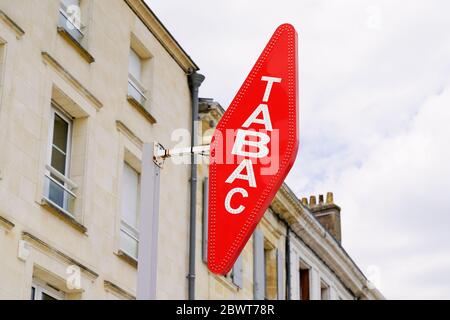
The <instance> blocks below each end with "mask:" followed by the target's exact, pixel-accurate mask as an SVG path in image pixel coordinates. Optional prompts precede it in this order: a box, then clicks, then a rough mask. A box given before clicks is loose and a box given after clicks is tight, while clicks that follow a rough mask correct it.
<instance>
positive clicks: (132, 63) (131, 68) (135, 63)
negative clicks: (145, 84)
mask: <svg viewBox="0 0 450 320" xmlns="http://www.w3.org/2000/svg"><path fill="white" fill-rule="evenodd" d="M128 72H129V73H130V74H131V75H132V76H133V77H134V78H135V79H136V80H137V81H141V80H142V79H141V73H142V60H141V58H140V57H139V55H138V54H137V53H136V51H134V50H133V49H130V60H129V65H128Z"/></svg>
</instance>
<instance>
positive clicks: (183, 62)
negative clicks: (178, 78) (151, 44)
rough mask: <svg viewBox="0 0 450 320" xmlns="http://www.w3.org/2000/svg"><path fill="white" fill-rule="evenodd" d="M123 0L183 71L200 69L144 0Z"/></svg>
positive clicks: (188, 71)
mask: <svg viewBox="0 0 450 320" xmlns="http://www.w3.org/2000/svg"><path fill="white" fill-rule="evenodd" d="M124 1H125V3H126V4H127V5H128V6H129V7H130V9H131V10H132V11H133V12H134V13H135V14H136V16H138V18H139V19H140V20H141V21H142V23H143V24H144V25H145V26H146V27H147V29H148V30H149V31H150V32H151V33H152V34H153V35H154V36H155V38H156V39H157V40H158V41H159V43H160V44H161V45H162V46H163V47H164V49H166V51H167V52H168V53H169V55H170V56H171V57H172V58H173V59H174V60H175V61H176V62H177V63H178V65H179V66H180V67H181V68H182V69H183V71H184V72H186V73H190V72H192V71H198V70H200V68H199V67H198V66H197V64H196V63H195V62H194V61H193V60H192V58H191V57H190V56H189V55H188V54H187V53H186V51H184V49H183V48H182V47H181V45H180V44H179V43H178V41H177V40H176V39H175V38H174V37H173V36H172V34H171V33H170V32H169V30H167V28H166V27H165V26H164V24H163V23H162V22H161V20H159V18H158V17H157V16H156V15H155V13H154V12H153V11H152V10H151V9H150V7H149V6H148V5H147V3H145V1H144V0H124Z"/></svg>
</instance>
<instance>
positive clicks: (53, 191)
mask: <svg viewBox="0 0 450 320" xmlns="http://www.w3.org/2000/svg"><path fill="white" fill-rule="evenodd" d="M48 198H49V200H51V201H52V202H53V203H54V204H56V205H58V206H59V207H61V208H63V209H65V207H66V206H65V205H64V204H65V201H64V200H65V199H64V189H63V188H62V187H61V186H59V185H58V184H57V183H55V182H53V181H51V180H49V190H48Z"/></svg>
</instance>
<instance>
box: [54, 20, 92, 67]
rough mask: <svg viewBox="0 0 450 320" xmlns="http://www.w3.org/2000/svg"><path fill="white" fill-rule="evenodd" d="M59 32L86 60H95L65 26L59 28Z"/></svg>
mask: <svg viewBox="0 0 450 320" xmlns="http://www.w3.org/2000/svg"><path fill="white" fill-rule="evenodd" d="M57 30H58V33H59V34H60V35H61V36H62V37H63V38H64V39H65V40H67V42H69V44H70V45H71V46H72V47H74V48H75V50H77V52H78V53H79V54H80V55H81V56H82V57H83V59H84V60H86V61H87V62H88V63H89V64H91V63H93V62H95V59H94V57H93V56H92V55H91V54H90V53H89V52H88V51H87V50H86V49H85V48H84V47H83V46H82V45H81V43H79V42H78V41H77V40H76V39H75V38H74V37H72V36H71V35H70V33H68V32H67V30H66V29H64V28H63V27H58V28H57Z"/></svg>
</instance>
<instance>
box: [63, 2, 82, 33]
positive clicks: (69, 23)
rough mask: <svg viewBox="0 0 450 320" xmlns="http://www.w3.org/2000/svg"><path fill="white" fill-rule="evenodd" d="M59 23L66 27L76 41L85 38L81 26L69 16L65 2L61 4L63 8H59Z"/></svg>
mask: <svg viewBox="0 0 450 320" xmlns="http://www.w3.org/2000/svg"><path fill="white" fill-rule="evenodd" d="M78 24H79V23H78ZM58 25H59V26H60V27H61V28H64V30H66V31H67V33H69V34H70V35H71V36H72V38H74V39H75V40H76V41H78V42H81V40H83V37H84V34H83V32H82V31H81V27H79V26H77V23H76V21H75V19H74V18H73V17H70V16H69V14H68V13H67V8H66V7H65V6H64V5H63V4H61V8H60V9H59V23H58Z"/></svg>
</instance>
